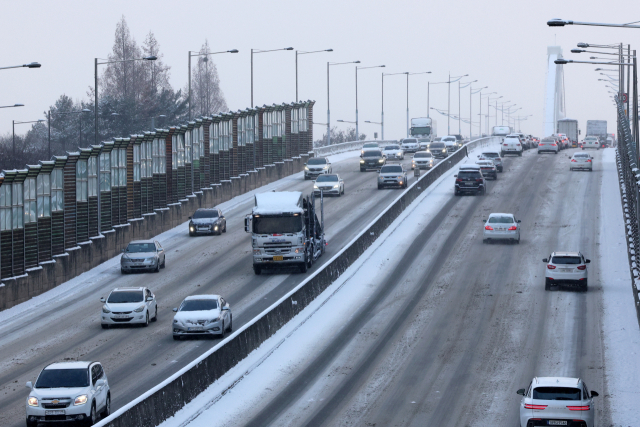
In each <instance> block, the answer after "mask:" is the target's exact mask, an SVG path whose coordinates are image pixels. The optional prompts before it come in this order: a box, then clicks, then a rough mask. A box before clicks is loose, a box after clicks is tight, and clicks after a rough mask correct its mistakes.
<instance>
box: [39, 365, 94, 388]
mask: <svg viewBox="0 0 640 427" xmlns="http://www.w3.org/2000/svg"><path fill="white" fill-rule="evenodd" d="M88 386H89V369H45V370H43V371H42V372H41V373H40V376H39V377H38V381H36V385H35V387H36V388H72V387H88Z"/></svg>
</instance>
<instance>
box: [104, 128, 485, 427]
mask: <svg viewBox="0 0 640 427" xmlns="http://www.w3.org/2000/svg"><path fill="white" fill-rule="evenodd" d="M490 142H491V138H483V139H478V140H475V141H472V142H470V143H468V144H466V145H465V146H464V147H463V148H462V149H460V150H458V151H457V152H456V153H454V154H453V155H451V156H450V157H449V158H448V159H445V160H444V161H442V162H440V163H438V164H437V165H436V166H435V167H434V168H433V169H431V170H430V171H428V172H427V173H425V174H424V175H422V176H421V177H420V179H419V180H418V181H417V183H414V184H412V185H411V186H410V187H409V188H408V189H407V190H405V191H404V193H402V196H400V197H399V198H398V199H396V201H395V202H393V203H392V204H391V205H390V206H389V207H388V208H387V209H386V210H385V211H384V212H382V213H381V214H380V215H379V216H378V217H377V218H376V219H375V220H374V221H373V222H372V223H371V224H370V225H369V226H368V227H367V228H366V229H365V230H363V231H362V232H361V233H360V234H359V235H358V236H357V237H356V238H355V239H353V240H352V241H351V242H350V243H349V244H348V245H347V246H346V247H345V248H344V249H342V250H341V251H340V252H339V253H338V254H336V255H335V256H334V257H333V258H331V260H329V261H328V262H327V263H326V264H325V265H324V266H323V267H322V268H321V269H320V270H318V271H316V272H315V273H313V274H312V275H311V276H309V277H308V278H307V279H306V280H304V281H303V282H302V283H301V284H300V285H298V286H297V287H296V288H295V289H293V290H292V291H291V292H289V294H287V295H286V296H284V297H283V298H282V299H280V300H279V301H278V302H277V303H275V304H274V305H272V306H271V307H270V308H269V309H267V310H265V311H264V312H263V313H262V314H261V315H259V316H258V317H256V318H255V319H253V320H252V321H251V322H249V323H247V324H245V325H244V326H243V327H242V328H240V329H239V330H237V331H236V332H234V333H233V334H232V335H230V336H229V337H228V338H226V339H225V340H223V341H222V342H221V343H220V344H218V345H217V346H215V347H214V348H212V349H211V350H209V351H208V352H207V353H205V354H203V355H202V356H200V357H199V358H198V359H196V360H195V361H193V362H192V363H190V364H189V365H187V366H186V367H184V368H183V369H181V370H180V371H179V372H177V373H176V374H174V375H173V376H171V377H170V378H168V379H167V380H165V381H164V382H162V383H161V384H159V385H158V386H156V387H154V388H153V389H151V390H149V391H148V392H146V393H145V394H143V395H142V396H140V397H139V398H137V399H136V400H134V401H133V402H131V403H129V404H127V405H125V406H124V407H122V408H120V409H119V410H117V411H116V412H114V413H113V414H112V415H111V416H109V417H107V418H106V419H105V420H102V421H101V422H99V423H98V424H97V426H109V427H130V426H139V427H152V426H157V425H158V424H160V423H162V422H163V421H165V420H166V419H167V418H169V417H171V416H173V415H174V414H175V413H176V412H177V411H178V410H180V409H181V408H182V407H183V406H184V405H185V404H187V403H188V402H190V401H191V400H192V399H194V398H195V397H196V396H198V395H199V394H200V393H202V392H203V391H204V390H205V389H206V388H207V387H209V386H210V385H211V384H212V383H213V382H214V381H216V380H217V379H218V378H220V377H221V376H222V375H223V374H224V373H226V372H227V371H228V370H229V369H230V368H232V367H233V366H235V365H236V364H237V363H238V362H240V361H241V360H242V359H244V358H245V357H246V356H248V355H249V353H251V352H252V351H253V350H255V349H256V348H258V347H259V346H260V345H261V344H262V343H263V342H264V341H265V340H267V339H268V338H269V337H270V336H272V335H273V334H274V333H275V332H276V331H277V330H278V329H280V328H281V327H282V326H283V325H285V324H286V323H287V322H288V321H289V320H291V319H292V318H293V317H294V316H296V315H297V314H298V313H300V312H301V311H302V310H303V309H304V308H305V307H307V305H309V303H310V302H311V301H313V300H314V299H315V298H316V297H317V296H318V295H320V294H321V293H322V292H323V291H324V290H325V289H326V288H327V287H328V286H329V285H330V284H331V283H333V282H334V281H335V280H336V279H337V278H338V277H340V275H342V274H343V273H344V272H345V270H346V269H347V268H348V267H349V266H350V265H351V264H352V263H353V262H354V261H355V260H357V259H358V257H359V256H360V255H362V253H364V251H365V250H366V249H367V248H369V246H371V244H372V243H373V242H374V241H375V240H376V239H377V238H378V236H380V235H381V234H382V232H384V230H386V228H387V227H388V226H389V225H390V224H391V223H392V222H393V221H394V220H395V219H396V218H397V217H398V216H399V215H400V214H401V213H402V212H403V211H404V210H405V209H406V208H407V206H409V205H410V204H411V202H413V201H414V200H415V199H416V198H417V197H418V196H419V195H420V194H421V193H422V192H423V191H424V190H425V189H426V188H427V187H429V186H430V185H431V184H433V182H435V181H436V180H437V179H438V178H439V177H440V176H442V175H443V174H444V173H445V172H446V171H448V170H449V169H451V168H452V167H454V166H455V165H456V164H457V163H458V162H459V161H460V160H462V159H463V158H464V157H465V156H466V155H467V150H468V149H472V148H474V147H476V146H479V145H485V144H488V143H490ZM451 195H452V197H453V183H452V185H451ZM247 262H249V260H248V261H247Z"/></svg>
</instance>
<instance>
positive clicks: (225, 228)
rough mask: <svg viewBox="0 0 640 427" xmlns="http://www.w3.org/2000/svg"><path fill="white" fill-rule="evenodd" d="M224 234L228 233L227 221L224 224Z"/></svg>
mask: <svg viewBox="0 0 640 427" xmlns="http://www.w3.org/2000/svg"><path fill="white" fill-rule="evenodd" d="M222 232H223V233H226V232H227V221H225V222H224V228H223V229H222Z"/></svg>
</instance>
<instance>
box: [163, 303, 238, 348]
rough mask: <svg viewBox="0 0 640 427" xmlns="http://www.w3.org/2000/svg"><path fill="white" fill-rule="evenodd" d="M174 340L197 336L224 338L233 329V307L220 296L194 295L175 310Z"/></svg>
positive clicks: (172, 326)
mask: <svg viewBox="0 0 640 427" xmlns="http://www.w3.org/2000/svg"><path fill="white" fill-rule="evenodd" d="M173 311H174V312H175V313H176V314H175V316H174V317H173V324H172V325H171V331H172V332H173V339H174V340H179V339H180V337H186V336H196V335H204V336H211V335H218V336H219V337H221V338H224V335H225V333H226V332H227V331H229V332H230V331H231V330H232V328H233V324H232V321H233V318H232V316H231V307H230V306H229V304H228V303H227V302H226V301H225V300H224V298H222V297H221V296H220V295H192V296H189V297H186V298H185V299H184V301H182V304H180V307H178V308H174V309H173Z"/></svg>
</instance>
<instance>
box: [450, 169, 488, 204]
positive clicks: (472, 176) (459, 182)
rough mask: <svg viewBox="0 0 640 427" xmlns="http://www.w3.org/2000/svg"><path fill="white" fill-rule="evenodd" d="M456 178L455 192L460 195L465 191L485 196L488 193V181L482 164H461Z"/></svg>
mask: <svg viewBox="0 0 640 427" xmlns="http://www.w3.org/2000/svg"><path fill="white" fill-rule="evenodd" d="M454 176H455V178H456V182H455V186H454V191H453V194H454V195H456V196H460V195H462V194H465V193H473V194H479V195H481V196H484V195H485V194H486V193H487V188H486V181H485V179H484V176H483V175H482V172H480V166H478V165H474V164H463V165H461V166H460V170H458V173H457V174H456V175H454Z"/></svg>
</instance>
